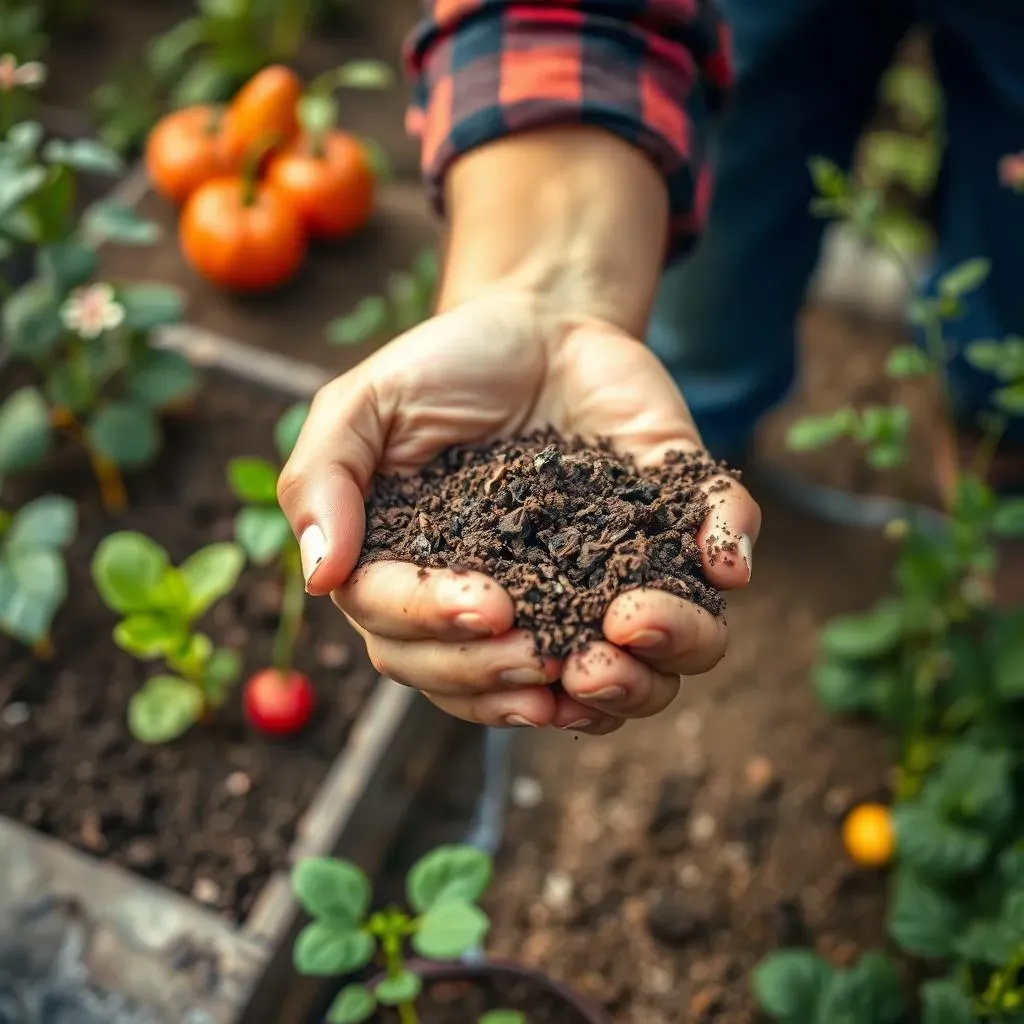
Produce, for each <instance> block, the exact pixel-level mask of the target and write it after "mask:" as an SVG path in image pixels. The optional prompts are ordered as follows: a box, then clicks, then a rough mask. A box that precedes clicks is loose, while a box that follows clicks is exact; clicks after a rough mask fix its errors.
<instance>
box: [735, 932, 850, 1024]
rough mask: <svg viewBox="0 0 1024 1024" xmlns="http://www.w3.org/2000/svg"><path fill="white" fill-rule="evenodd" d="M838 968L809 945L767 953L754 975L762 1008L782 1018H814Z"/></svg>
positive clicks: (794, 1019)
mask: <svg viewBox="0 0 1024 1024" xmlns="http://www.w3.org/2000/svg"><path fill="white" fill-rule="evenodd" d="M833 973H834V971H833V969H832V967H831V966H830V965H829V964H827V963H825V961H824V960H822V959H821V957H820V956H818V955H817V954H816V953H813V952H811V950H808V949H783V950H779V952H777V953H772V954H771V955H770V956H767V957H765V959H764V960H762V961H761V962H760V963H759V964H758V965H757V966H756V967H755V968H754V971H753V973H752V974H751V976H750V984H751V987H752V988H753V992H754V998H755V999H756V1000H757V1002H758V1004H759V1005H760V1007H761V1009H762V1010H764V1011H765V1013H768V1014H770V1015H771V1016H772V1017H775V1018H776V1019H777V1020H780V1021H812V1020H815V1019H816V1018H815V1011H816V1009H817V1005H818V1000H819V999H820V998H821V995H822V993H823V992H824V990H825V986H826V985H827V984H828V982H829V980H830V979H831V977H832V975H833Z"/></svg>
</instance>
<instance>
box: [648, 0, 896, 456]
mask: <svg viewBox="0 0 1024 1024" xmlns="http://www.w3.org/2000/svg"><path fill="white" fill-rule="evenodd" d="M720 6H721V7H722V10H723V13H724V14H725V16H726V18H727V19H728V20H729V21H730V22H731V25H732V30H733V42H734V49H735V55H736V69H737V77H738V82H737V88H736V91H735V94H734V97H733V100H732V103H731V105H730V107H729V109H728V110H727V112H726V113H725V114H724V115H723V117H722V118H721V120H720V121H719V123H718V125H717V128H716V131H715V134H714V138H713V143H712V145H713V157H712V159H713V163H714V167H715V195H714V199H713V201H712V206H711V214H710V221H709V225H708V230H707V233H706V235H705V237H704V239H703V240H702V242H701V243H700V245H699V247H698V248H697V250H696V252H695V254H694V255H693V256H692V257H691V258H690V259H688V260H686V261H685V262H683V263H681V264H679V265H678V266H676V267H673V268H670V269H669V270H668V272H667V273H666V274H665V277H664V279H663V282H662V286H661V289H660V293H659V295H658V299H657V302H656V305H655V310H654V315H653V319H652V324H651V329H650V335H649V339H648V340H649V343H650V345H651V347H652V348H653V349H654V350H655V351H656V352H657V353H658V355H659V356H661V358H662V359H663V360H664V362H665V364H666V365H667V366H668V368H669V370H670V372H671V373H672V375H673V377H674V379H675V380H676V382H677V383H678V384H679V386H680V388H681V389H682V391H683V393H684V395H685V396H686V398H687V401H688V402H689V404H690V408H691V410H692V412H693V414H694V418H695V420H696V423H697V426H698V428H699V429H700V431H701V434H702V436H703V438H704V441H705V443H706V444H707V445H708V447H709V448H710V449H711V450H712V451H713V452H714V453H715V454H717V455H720V456H721V457H723V458H737V457H738V456H739V455H740V454H741V453H742V450H743V448H744V447H745V444H746V442H747V440H748V439H749V436H750V434H751V432H752V431H753V428H754V426H755V425H756V423H757V420H758V419H759V418H760V417H761V416H762V415H763V414H764V413H765V412H767V411H768V409H770V408H771V407H772V406H773V405H774V404H776V403H777V402H779V401H780V400H781V399H782V398H784V397H785V395H786V393H787V392H788V391H789V389H790V387H791V385H792V383H793V378H794V367H795V344H794V321H795V318H796V315H797V313H798V310H799V307H800V304H801V301H802V299H803V296H804V293H805V291H806V287H807V282H808V278H809V276H810V274H811V272H812V270H813V268H814V264H815V261H816V259H817V255H818V251H819V248H820V241H821V231H822V224H821V223H820V222H819V221H816V220H815V219H813V218H812V217H811V216H810V214H809V212H808V206H809V203H810V200H811V198H812V187H811V181H810V176H809V174H808V171H807V161H808V159H809V158H810V157H811V156H814V155H819V154H820V155H824V156H828V157H830V158H832V159H833V160H835V161H836V162H837V163H839V164H840V165H842V166H847V165H848V164H849V161H850V159H851V156H852V151H853V147H854V144H855V142H856V139H857V136H858V133H859V131H860V129H861V128H862V126H863V124H864V123H865V121H866V119H867V118H868V117H869V116H870V114H871V112H872V110H873V108H874V105H875V99H876V88H877V83H878V81H879V78H880V76H881V74H882V72H883V71H884V69H885V68H886V66H887V65H888V63H889V61H890V58H891V56H892V53H893V51H894V49H895V47H896V45H897V43H898V42H899V40H900V38H901V37H902V36H903V35H904V33H905V32H906V30H907V28H908V27H909V25H910V23H911V20H912V15H911V4H910V2H909V0H906V2H904V0H857V2H856V3H849V2H845V0H720Z"/></svg>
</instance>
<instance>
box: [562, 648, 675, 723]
mask: <svg viewBox="0 0 1024 1024" xmlns="http://www.w3.org/2000/svg"><path fill="white" fill-rule="evenodd" d="M679 685H680V679H679V676H678V675H670V674H666V673H662V672H658V671H657V670H656V669H654V668H652V667H651V666H650V665H648V664H646V663H645V662H642V661H638V660H637V659H636V658H634V657H632V656H631V655H629V654H627V653H626V652H625V651H623V650H621V649H620V648H618V647H615V646H614V645H613V644H608V643H593V644H591V645H590V646H589V647H588V648H587V649H586V650H585V651H581V652H580V653H579V654H573V655H571V656H570V657H569V659H568V660H567V661H566V663H565V666H564V667H563V669H562V687H563V689H564V690H565V692H566V694H567V695H568V696H569V697H571V698H572V699H573V700H575V701H578V702H579V703H580V704H583V705H584V706H586V707H588V708H593V709H594V710H595V711H601V712H603V713H605V714H610V715H614V716H615V717H617V718H647V717H649V716H650V715H656V714H658V712H659V711H664V710H665V708H667V707H668V706H669V704H671V703H672V701H673V700H674V699H675V696H676V694H677V693H678V692H679Z"/></svg>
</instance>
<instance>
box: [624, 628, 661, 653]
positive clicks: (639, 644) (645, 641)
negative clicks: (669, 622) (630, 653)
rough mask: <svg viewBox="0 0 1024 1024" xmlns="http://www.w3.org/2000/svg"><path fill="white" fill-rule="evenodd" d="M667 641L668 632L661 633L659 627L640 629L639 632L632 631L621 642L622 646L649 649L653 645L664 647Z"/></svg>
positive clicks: (651, 648)
mask: <svg viewBox="0 0 1024 1024" xmlns="http://www.w3.org/2000/svg"><path fill="white" fill-rule="evenodd" d="M667 643H668V633H663V632H662V631H661V630H660V629H642V630H640V632H639V633H634V634H633V636H632V637H630V638H629V639H628V640H627V641H626V642H625V643H624V644H623V647H635V648H636V649H637V650H644V651H649V650H653V649H654V648H655V647H664V646H665V645H666V644H667Z"/></svg>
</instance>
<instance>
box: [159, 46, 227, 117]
mask: <svg viewBox="0 0 1024 1024" xmlns="http://www.w3.org/2000/svg"><path fill="white" fill-rule="evenodd" d="M234 86H235V76H234V75H233V74H231V73H230V72H229V71H227V70H226V69H225V68H223V67H221V65H220V63H218V61H217V59H216V58H215V57H214V56H213V55H211V56H209V57H200V58H199V60H197V61H196V62H195V63H194V64H193V65H192V66H191V67H190V68H189V69H188V70H187V71H186V72H185V73H184V74H183V75H182V76H181V77H180V78H179V79H178V80H177V81H176V82H175V83H174V87H173V89H172V90H171V103H172V104H173V105H174V106H176V107H188V106H191V105H192V104H194V103H216V102H218V101H220V100H225V99H227V98H228V97H229V96H230V95H231V93H232V91H233V89H234Z"/></svg>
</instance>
